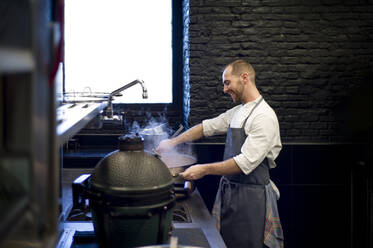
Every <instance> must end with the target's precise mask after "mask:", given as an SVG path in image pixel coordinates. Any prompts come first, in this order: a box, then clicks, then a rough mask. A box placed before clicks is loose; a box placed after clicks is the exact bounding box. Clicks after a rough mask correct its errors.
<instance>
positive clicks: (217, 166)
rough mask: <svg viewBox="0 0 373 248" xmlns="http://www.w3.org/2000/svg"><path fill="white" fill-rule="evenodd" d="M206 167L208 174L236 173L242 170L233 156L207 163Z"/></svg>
mask: <svg viewBox="0 0 373 248" xmlns="http://www.w3.org/2000/svg"><path fill="white" fill-rule="evenodd" d="M206 167H207V174H208V175H234V174H238V173H241V172H242V170H241V169H240V167H238V165H237V163H236V161H234V159H233V158H230V159H228V160H224V161H222V162H216V163H210V164H206Z"/></svg>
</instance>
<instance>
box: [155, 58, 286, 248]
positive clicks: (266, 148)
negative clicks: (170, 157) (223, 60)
mask: <svg viewBox="0 0 373 248" xmlns="http://www.w3.org/2000/svg"><path fill="white" fill-rule="evenodd" d="M222 81H223V86H224V93H227V94H229V95H230V96H231V97H232V99H233V101H234V102H235V103H238V104H239V105H237V106H235V107H233V108H232V109H229V110H228V111H226V112H224V113H222V114H220V115H219V116H217V117H215V118H213V119H208V120H204V121H203V122H202V123H201V124H198V125H196V126H194V127H192V128H191V129H189V130H187V131H185V132H184V133H182V134H180V135H179V136H177V137H175V138H172V139H167V140H163V141H161V142H160V144H159V146H158V147H157V149H156V151H157V152H159V153H161V154H162V153H163V152H166V151H168V150H171V149H173V148H174V147H175V146H177V145H178V144H182V143H185V142H190V141H193V140H196V139H199V138H202V137H208V136H212V135H219V134H225V133H226V143H225V150H224V160H223V161H222V162H217V163H208V164H197V165H194V166H191V167H189V168H188V169H187V170H185V171H184V172H183V173H181V175H182V176H183V177H184V178H185V179H187V180H195V179H200V178H202V177H203V176H205V175H222V178H221V180H220V184H219V189H218V193H217V196H216V200H215V204H214V209H213V214H214V216H215V217H216V220H217V226H218V228H219V229H220V232H221V235H222V237H223V239H224V242H225V243H226V245H227V247H232V248H240V247H246V248H263V247H270V248H275V247H276V248H277V247H283V233H282V228H281V223H280V219H279V214H278V210H277V200H278V198H279V191H278V189H277V188H276V186H275V185H274V184H273V182H272V181H270V178H269V169H271V168H274V167H276V164H275V161H274V160H275V159H276V157H277V156H278V154H279V153H280V150H281V148H282V145H281V140H280V131H279V123H278V120H277V116H276V113H275V112H274V111H273V109H272V108H271V107H270V106H269V105H268V103H267V102H266V101H265V100H264V99H263V97H262V96H261V95H260V93H259V91H258V89H257V88H256V84H255V71H254V69H253V67H252V66H251V65H250V64H249V63H247V62H246V61H244V60H236V61H234V62H232V63H230V64H229V65H227V66H226V67H225V69H224V72H223V75H222Z"/></svg>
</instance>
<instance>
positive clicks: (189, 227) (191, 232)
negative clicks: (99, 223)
mask: <svg viewBox="0 0 373 248" xmlns="http://www.w3.org/2000/svg"><path fill="white" fill-rule="evenodd" d="M177 204H182V205H183V206H185V208H186V209H187V211H188V213H189V216H190V219H191V221H190V222H182V223H181V222H180V223H179V222H173V228H174V230H173V232H172V236H176V237H178V240H179V242H178V243H179V244H180V245H189V246H200V247H213V248H224V247H226V246H225V244H224V241H223V239H222V237H221V235H220V233H219V231H218V230H217V228H216V225H215V221H214V220H213V218H212V216H211V214H210V213H209V212H208V210H207V208H206V206H205V204H204V202H203V200H202V198H201V196H200V193H199V192H198V190H197V189H196V190H195V191H194V192H193V193H192V194H190V195H189V197H187V198H185V199H181V200H177ZM61 227H62V232H61V238H60V240H59V242H58V244H57V248H70V247H74V246H73V241H74V235H76V234H77V233H81V234H84V235H86V234H90V235H91V236H93V224H92V222H90V221H86V222H76V221H65V222H64V223H63V224H62V225H61ZM79 247H84V246H79ZM87 247H88V246H87ZM89 247H96V246H89ZM97 247H98V246H97Z"/></svg>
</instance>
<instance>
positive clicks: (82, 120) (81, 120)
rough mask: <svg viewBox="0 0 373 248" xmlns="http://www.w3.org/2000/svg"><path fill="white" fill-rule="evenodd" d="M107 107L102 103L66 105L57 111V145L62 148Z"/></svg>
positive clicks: (105, 103)
mask: <svg viewBox="0 0 373 248" xmlns="http://www.w3.org/2000/svg"><path fill="white" fill-rule="evenodd" d="M106 106H107V102H102V103H92V102H89V103H68V104H65V105H62V106H61V107H59V108H58V109H57V136H58V145H59V146H62V145H63V144H64V143H66V142H67V141H68V140H69V139H70V138H71V137H72V136H74V135H75V134H76V133H78V132H79V131H80V130H81V129H82V128H84V127H85V126H86V125H87V124H88V123H89V122H90V121H91V120H92V119H93V118H94V117H95V116H97V115H98V114H100V112H101V111H102V110H103V109H104V108H105V107H106Z"/></svg>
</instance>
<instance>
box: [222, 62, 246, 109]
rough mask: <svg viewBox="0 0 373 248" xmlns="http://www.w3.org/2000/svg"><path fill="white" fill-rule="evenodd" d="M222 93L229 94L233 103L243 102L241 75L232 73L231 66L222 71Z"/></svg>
mask: <svg viewBox="0 0 373 248" xmlns="http://www.w3.org/2000/svg"><path fill="white" fill-rule="evenodd" d="M222 79H223V85H224V93H227V94H229V95H230V96H231V97H232V100H233V101H234V102H235V103H243V92H244V84H243V83H242V81H241V76H236V75H232V67H231V66H228V67H227V68H226V69H225V70H224V72H223V76H222Z"/></svg>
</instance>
